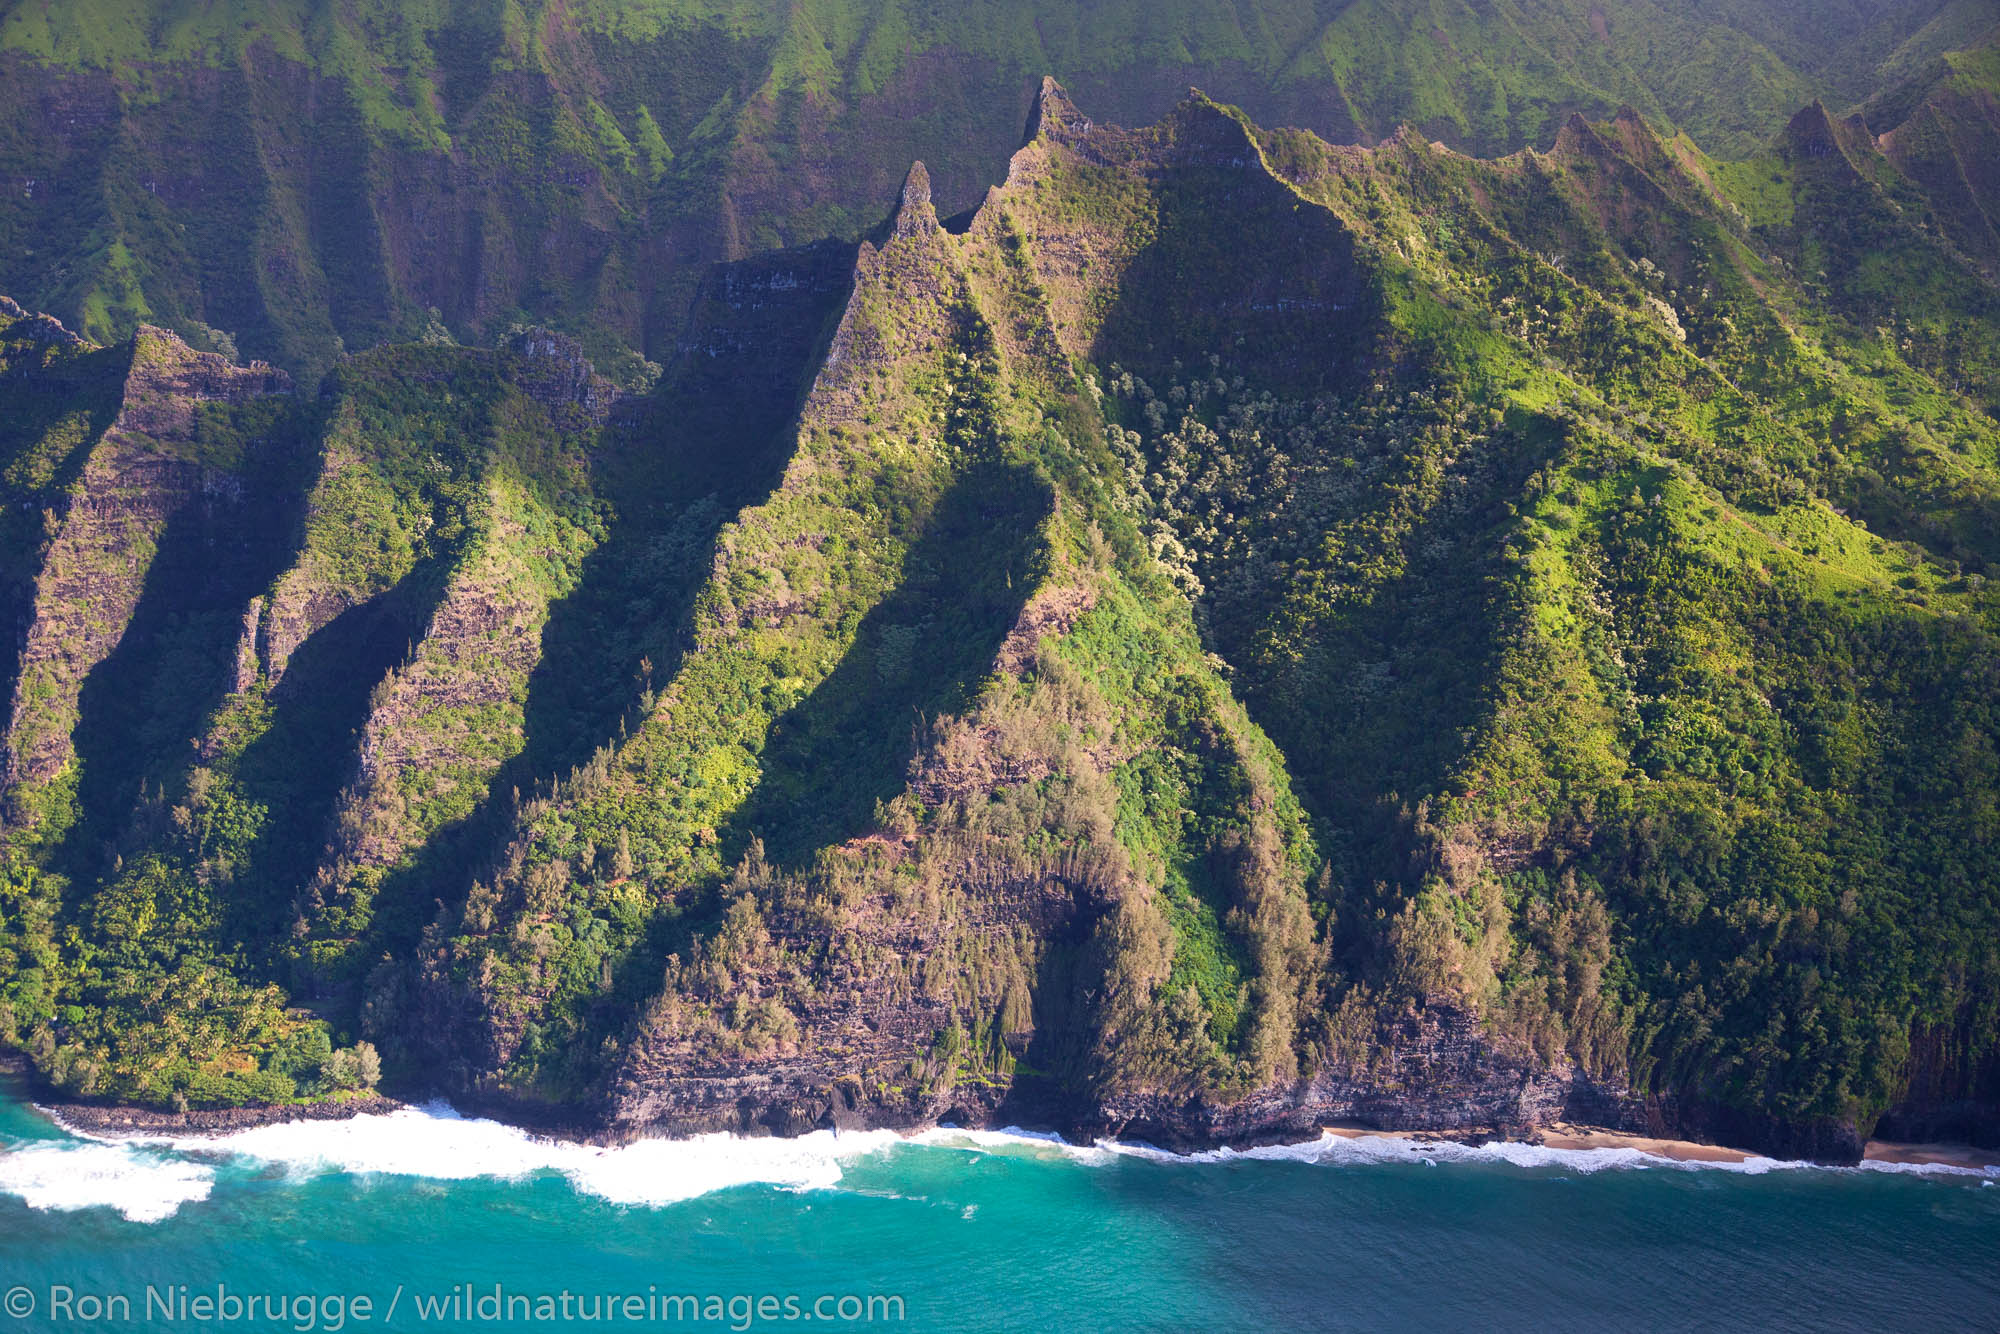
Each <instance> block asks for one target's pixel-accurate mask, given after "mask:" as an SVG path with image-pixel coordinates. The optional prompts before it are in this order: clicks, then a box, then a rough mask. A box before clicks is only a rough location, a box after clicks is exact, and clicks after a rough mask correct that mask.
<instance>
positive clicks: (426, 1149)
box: [163, 1103, 898, 1205]
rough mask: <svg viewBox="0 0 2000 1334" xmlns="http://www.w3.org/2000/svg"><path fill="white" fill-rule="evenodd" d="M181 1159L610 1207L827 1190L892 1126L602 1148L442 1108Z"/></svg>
mask: <svg viewBox="0 0 2000 1334" xmlns="http://www.w3.org/2000/svg"><path fill="white" fill-rule="evenodd" d="M163 1142H164V1143H166V1144H168V1145H170V1146H171V1147H172V1148H173V1149H175V1150H176V1151H178V1152H181V1153H186V1154H196V1155H204V1156H207V1155H228V1156H232V1157H238V1158H246V1159H251V1160H254V1161H258V1162H263V1163H269V1164H273V1165H276V1166H280V1167H283V1168H285V1169H287V1170H288V1171H289V1172H291V1173H293V1174H294V1175H298V1176H311V1175H317V1174H321V1173H330V1172H344V1173H349V1174H352V1175H357V1176H362V1175H380V1176H407V1177H428V1178H431V1179H433V1180H445V1181H465V1180H472V1179H475V1178H481V1177H487V1178H496V1179H502V1180H517V1179H520V1178H524V1177H531V1176H535V1175H538V1174H542V1173H555V1174H559V1175H561V1176H564V1177H567V1178H568V1179H569V1180H570V1182H571V1183H572V1184H573V1185H574V1186H575V1187H576V1189H577V1190H579V1191H581V1192H583V1193H585V1194H588V1195H595V1196H598V1197H600V1198H602V1199H606V1200H610V1201H613V1202H615V1203H618V1204H643V1205H660V1204H672V1203H674V1202H675V1201H678V1200H687V1199H693V1198H694V1197H696V1196H698V1195H706V1194H709V1193H711V1192H713V1191H718V1190H726V1189H728V1188H730V1187H732V1186H746V1185H766V1186H776V1187H779V1188H782V1189H787V1190H824V1189H829V1188H831V1187H833V1186H836V1185H838V1184H839V1183H840V1180H841V1177H842V1169H841V1164H842V1162H844V1161H847V1160H851V1159H853V1158H855V1157H857V1156H859V1155H862V1154H866V1153H871V1152H875V1151H878V1150H880V1149H883V1148H887V1147H888V1146H890V1145H892V1144H895V1143H897V1142H898V1137H897V1136H896V1135H894V1134H893V1133H891V1132H889V1131H875V1132H866V1133H860V1134H836V1133H835V1132H833V1131H830V1130H822V1131H815V1132H814V1133H812V1134H809V1135H804V1136H801V1137H799V1138H797V1139H776V1138H759V1139H746V1138H742V1137H739V1136H735V1135H701V1136H697V1137H695V1138H692V1139H684V1140H665V1139H649V1140H641V1141H639V1142H637V1143H634V1144H628V1145H622V1146H619V1147H615V1148H605V1147H600V1146H596V1145H589V1144H577V1143H573V1142H569V1141H565V1140H553V1139H545V1138H542V1137H540V1136H536V1135H532V1134H530V1133H528V1132H527V1131H525V1130H521V1129H518V1128H516V1127H514V1126H509V1125H505V1124H502V1123H501V1122H498V1121H488V1120H481V1119H473V1118H466V1117H461V1116H459V1115H458V1114H457V1113H456V1112H454V1111H453V1110H452V1109H451V1108H450V1107H448V1106H446V1105H445V1104H443V1103H433V1104H431V1105H430V1106H428V1107H423V1108H416V1107H405V1108H399V1109H397V1110H396V1111H393V1112H385V1113H381V1114H374V1115H364V1116H356V1117H351V1118H349V1119H347V1120H342V1121H289V1122H281V1123H278V1124H274V1125H268V1126H258V1127H256V1128H255V1129H251V1130H242V1131H238V1132H236V1133H234V1134H230V1135H223V1136H219V1137H186V1138H179V1139H173V1140H168V1141H163Z"/></svg>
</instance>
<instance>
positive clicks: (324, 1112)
mask: <svg viewBox="0 0 2000 1334" xmlns="http://www.w3.org/2000/svg"><path fill="white" fill-rule="evenodd" d="M15 1073H18V1072H17V1071H15V1070H11V1069H5V1068H0V1074H15ZM29 1105H31V1106H33V1107H34V1108H35V1109H36V1110H38V1111H40V1112H41V1113H42V1114H43V1115H45V1116H47V1117H48V1118H49V1119H50V1120H51V1121H53V1122H54V1123H55V1124H56V1125H57V1126H59V1127H60V1128H62V1129H63V1130H65V1131H68V1132H69V1133H71V1134H74V1135H77V1136H80V1137H83V1138H87V1139H102V1140H120V1139H149V1138H156V1137H159V1136H162V1135H168V1134H171V1135H175V1136H191V1137H195V1138H215V1139H221V1138H223V1137H225V1136H228V1135H231V1134H234V1133H237V1132H239V1131H244V1130H253V1129H257V1128H260V1127H264V1126H273V1125H285V1124H290V1123H296V1122H336V1121H347V1120H352V1119H355V1118H358V1117H363V1116H379V1115H387V1114H389V1113H392V1112H397V1111H417V1112H421V1111H423V1110H425V1105H424V1104H419V1103H412V1102H405V1101H402V1100H399V1099H396V1098H390V1097H385V1096H382V1095H380V1094H374V1095H369V1096H367V1097H359V1098H349V1099H344V1100H341V1101H339V1102H325V1103H302V1104H298V1105H293V1106H276V1107H231V1108H214V1109H207V1110H192V1111H188V1112H164V1111H157V1110H153V1109H150V1108H144V1107H126V1106H118V1105H104V1104H94V1103H75V1102H48V1101H41V1100H29ZM448 1105H451V1106H452V1107H453V1110H454V1112H462V1113H463V1114H464V1115H466V1116H467V1117H469V1118H477V1119H481V1120H490V1121H493V1122H495V1123H496V1124H499V1125H503V1126H507V1127H508V1128H510V1129H513V1130H518V1131H520V1132H521V1133H523V1134H524V1135H527V1136H529V1137H531V1138H533V1139H538V1140H546V1141H551V1142H554V1143H558V1144H569V1145H574V1146H577V1147H590V1148H601V1149H609V1148H618V1147H626V1146H629V1145H631V1144H633V1143H638V1142H642V1141H645V1140H649V1139H652V1140H659V1141H661V1142H665V1143H672V1142H675V1141H683V1142H684V1141H687V1140H690V1139H694V1138H699V1136H695V1135H659V1136H639V1137H637V1139H627V1138H623V1137H617V1138H614V1137H609V1136H605V1135H602V1134H596V1135H591V1134H577V1133H563V1132H562V1131H560V1130H551V1129H548V1128H545V1127H538V1126H534V1125H529V1124H525V1123H523V1122H521V1121H519V1120H509V1119H507V1118H505V1117H495V1116H491V1115H490V1114H488V1113H486V1112H484V1111H482V1110H479V1109H476V1108H462V1109H461V1108H458V1107H456V1105H452V1104H448ZM871 1129H889V1130H892V1131H893V1133H895V1134H897V1135H899V1136H902V1137H905V1138H911V1139H914V1138H916V1137H918V1136H921V1135H923V1134H925V1133H928V1132H932V1131H938V1130H946V1129H971V1130H978V1131H982V1132H991V1133H1005V1132H1011V1133H1018V1134H1021V1135H1023V1136H1024V1137H1031V1138H1039V1137H1042V1136H1052V1137H1053V1138H1054V1139H1056V1140H1057V1141H1059V1142H1061V1143H1064V1144H1066V1145H1068V1146H1069V1147H1071V1148H1085V1147H1089V1144H1090V1142H1089V1141H1087V1140H1082V1139H1077V1140H1072V1139H1070V1138H1068V1137H1067V1136H1063V1135H1060V1134H1058V1133H1056V1132H1052V1131H1047V1130H1043V1129H1039V1128H1035V1127H1021V1126H1007V1127H998V1126H976V1127H965V1126H943V1125H922V1126H918V1125H912V1126H899V1127H871ZM1319 1133H1320V1134H1321V1135H1322V1136H1328V1135H1330V1136H1333V1137H1335V1138H1337V1139H1344V1140H1385V1141H1395V1142H1401V1143H1415V1144H1419V1145H1433V1144H1440V1145H1441V1144H1455V1145H1461V1146H1464V1147H1467V1148H1480V1147H1484V1146H1487V1145H1494V1144H1519V1145H1528V1146H1533V1147H1537V1148H1547V1149H1558V1150H1564V1151H1570V1152H1591V1151H1602V1150H1619V1149H1625V1150H1632V1151H1634V1152H1637V1153H1642V1154H1645V1155H1647V1156H1649V1157H1653V1158H1659V1159H1663V1160H1666V1161H1669V1162H1677V1163H1689V1164H1698V1165H1711V1166H1739V1165H1741V1164H1744V1163H1752V1162H1758V1163H1770V1164H1776V1163H1784V1164H1787V1165H1798V1166H1825V1164H1817V1163H1814V1162H1813V1161H1812V1160H1810V1159H1773V1158H1768V1157H1766V1156H1764V1155H1761V1154H1757V1153H1754V1152H1751V1151H1749V1150H1745V1149H1737V1148H1731V1147H1729V1146H1727V1145H1721V1144H1706V1143H1702V1142H1700V1141H1698V1140H1688V1139H1671V1138H1666V1137H1662V1136H1652V1135H1633V1134H1627V1133H1625V1132H1622V1131H1618V1130H1613V1129H1608V1128H1606V1127H1603V1126H1592V1125H1584V1124H1578V1123H1574V1122H1568V1121H1558V1122H1552V1123H1550V1124H1549V1125H1547V1126H1543V1127H1539V1128H1537V1129H1534V1130H1531V1131H1529V1132H1528V1133H1527V1134H1505V1133H1498V1132H1496V1131H1492V1130H1486V1129H1474V1130H1420V1129H1399V1130H1384V1129H1380V1128H1378V1127H1374V1126H1364V1125H1354V1124H1329V1125H1322V1126H1320V1127H1319ZM737 1138H741V1139H745V1140H756V1139H763V1140H776V1141H783V1140H788V1139H796V1138H798V1137H797V1136H784V1135H761V1136H737ZM1112 1142H1113V1143H1119V1141H1116V1140H1114V1141H1112ZM1310 1142H1311V1141H1310V1140H1307V1141H1301V1143H1310ZM1271 1143H1272V1142H1271V1141H1270V1140H1269V1138H1268V1137H1253V1138H1251V1139H1246V1140H1245V1141H1244V1142H1243V1143H1241V1144H1219V1145H1216V1146H1214V1147H1215V1148H1217V1149H1236V1150H1238V1151H1242V1150H1248V1149H1254V1148H1262V1147H1270V1146H1271ZM1143 1147H1146V1148H1148V1149H1153V1150H1154V1151H1156V1152H1158V1153H1161V1154H1163V1155H1165V1156H1167V1157H1169V1158H1175V1159H1187V1160H1194V1159H1196V1158H1198V1157H1199V1156H1200V1155H1201V1154H1203V1153H1205V1152H1211V1151H1213V1150H1193V1151H1179V1150H1171V1149H1158V1148H1155V1146H1151V1145H1145V1146H1143ZM1865 1164H1880V1165H1883V1166H1892V1167H1907V1168H1928V1167H1943V1168H1951V1169H1956V1170H1958V1171H1964V1172H1989V1173H1990V1172H2000V1150H1995V1149H1982V1148H1978V1147H1976V1146H1973V1145H1970V1144H1960V1143H1952V1142H1947V1141H1932V1142H1908V1143H1906V1142H1900V1141H1891V1140H1869V1141H1868V1143H1867V1148H1866V1151H1865V1152H1864V1154H1863V1155H1862V1160H1861V1163H1860V1164H1856V1165H1855V1166H1861V1165H1865Z"/></svg>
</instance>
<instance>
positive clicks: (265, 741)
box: [228, 570, 442, 951]
mask: <svg viewBox="0 0 2000 1334" xmlns="http://www.w3.org/2000/svg"><path fill="white" fill-rule="evenodd" d="M441 584H442V580H441V579H439V578H437V577H435V576H433V575H429V574H428V573H427V572H426V571H421V570H420V571H418V572H415V573H413V574H411V575H410V576H408V577H407V578H406V579H405V580H404V581H403V583H401V584H399V585H398V586H397V587H396V588H395V589H392V590H390V591H389V592H388V593H385V594H383V595H381V596H379V597H376V598H374V599H371V600H370V601H368V602H364V603H362V604H361V605H359V606H356V607H350V608H348V609H347V610H346V611H344V612H342V613H341V614H340V615H338V616H336V617H334V618H333V620H331V621H329V622H327V624H325V625H323V626H321V627H320V628H319V629H318V630H316V631H314V632H313V633H312V634H311V635H310V636H308V637H307V639H306V641H305V642H304V643H303V644H301V645H299V647H298V648H297V649H296V650H294V651H293V653H292V655H291V657H290V659H289V660H288V661H287V663H286V665H285V674H284V676H283V678H281V679H280V680H279V682H278V684H277V686H276V687H274V688H273V689H272V691H271V696H270V708H271V717H270V722H269V725H268V726H267V727H266V728H265V729H264V732H263V734H262V735H260V736H259V737H258V738H257V740H256V741H254V742H252V743H251V744H250V745H249V747H247V748H246V749H245V750H244V752H243V754H242V756H241V757H240V758H239V759H238V761H237V777H238V780H239V782H240V783H241V786H242V789H243V791H244V793H245V794H246V795H248V796H250V797H252V798H253V799H255V800H258V801H261V802H263V803H264V804H265V805H266V807H267V814H266V817H265V822H264V827H263V831H262V833H261V834H260V835H259V837H258V839H257V842H256V845H255V847H254V848H253V850H252V852H251V854H250V859H249V865H248V866H247V867H246V868H245V870H244V871H243V873H242V874H240V875H239V877H238V880H237V891H236V893H235V894H234V895H233V896H232V897H231V900H230V903H229V915H228V927H229V933H230V935H231V937H232V938H233V939H235V940H238V941H242V942H244V943H246V944H254V945H255V946H257V947H259V948H260V951H261V950H269V949H273V948H275V947H277V946H278V945H280V944H281V943H282V942H283V941H284V940H285V939H286V938H287V937H288V935H289V933H290V930H291V926H292V918H293V909H294V904H295V901H296V899H297V896H298V893H299V890H300V888H301V887H302V886H303V885H304V884H305V883H306V882H307V881H308V880H309V879H310V878H311V877H312V873H313V870H314V868H315V867H316V866H317V865H318V863H319V859H320V856H321V854H322V853H323V852H324V851H325V849H326V844H327V838H328V836H329V835H330V834H331V832H332V828H333V813H334V808H335V805H336V803H337V802H338V800H339V798H340V794H341V792H342V790H343V789H345V788H346V786H347V785H348V783H349V782H351V781H352V780H353V778H354V744H355V738H356V737H357V735H358V734H359V732H360V729H361V727H362V725H363V724H364V723H365V722H366V721H367V718H368V699H369V695H370V694H371V693H372V692H373V691H374V689H375V687H376V686H377V685H378V684H379V683H380V682H381V681H382V679H383V678H384V677H386V676H387V675H388V674H389V672H390V670H391V669H393V668H394V667H395V666H396V665H397V663H399V662H401V661H402V659H403V656H404V654H405V653H407V652H408V650H409V646H410V641H411V640H412V638H414V637H415V635H416V634H417V633H419V631H420V629H421V627H422V625H423V624H424V621H425V620H426V619H427V618H428V611H429V609H428V608H427V607H422V606H413V605H411V602H412V599H410V598H409V597H408V596H407V595H406V594H404V590H406V589H409V588H425V589H432V590H435V589H437V588H438V587H440V586H441Z"/></svg>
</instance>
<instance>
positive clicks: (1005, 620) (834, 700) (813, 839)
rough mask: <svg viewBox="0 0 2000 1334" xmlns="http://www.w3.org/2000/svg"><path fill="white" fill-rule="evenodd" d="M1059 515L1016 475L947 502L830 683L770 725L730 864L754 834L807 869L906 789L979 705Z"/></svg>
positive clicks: (1043, 493) (970, 483) (995, 472)
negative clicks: (925, 752) (1047, 525)
mask: <svg viewBox="0 0 2000 1334" xmlns="http://www.w3.org/2000/svg"><path fill="white" fill-rule="evenodd" d="M1052 504H1053V498H1052V496H1051V494H1050V492H1049V488H1048V483H1047V481H1046V480H1045V479H1043V478H1042V477H1041V476H1039V475H1038V474H1037V473H1035V472H1034V471H1032V470H1031V469H1029V468H1027V467H1024V466H1020V465H1010V464H987V465H980V466H976V467H975V468H973V469H972V470H970V471H968V472H967V473H966V474H964V475H963V476H962V477H960V478H959V479H958V480H957V481H956V482H955V483H954V484H953V485H952V487H951V489H950V490H949V491H947V492H946V493H945V494H944V495H943V496H942V497H941V498H940V499H939V500H938V502H937V505H936V507H935V508H934V509H933V511H932V512H931V515H930V518H929V521H928V522H927V523H926V525H925V528H924V532H923V535H922V537H920V538H919V539H918V540H917V541H916V543H915V544H913V545H912V546H911V547H910V549H909V552H908V554H907V556H906V558H905V561H904V567H903V568H904V579H903V582H902V583H901V584H899V585H898V586H897V587H896V589H895V590H894V591H893V592H892V593H890V594H889V596H888V597H886V598H884V599H883V600H882V601H881V602H880V603H879V604H877V605H876V607H875V608H874V610H872V611H870V612H869V613H868V614H867V615H866V616H865V617H863V618H862V621H861V625H860V628H859V630H858V631H857V632H856V635H855V638H854V642H853V644H852V645H851V646H850V647H849V648H848V650H847V653H846V655H845V656H844V657H843V658H842V659H841V661H840V664H839V665H838V666H837V667H835V668H834V670H833V672H832V674H831V675H829V676H828V677H827V678H826V679H825V680H824V681H822V682H821V683H820V684H819V686H818V688H816V689H815V690H814V691H813V692H812V694H811V695H809V696H808V697H807V698H806V699H805V700H804V701H803V702H801V703H800V704H798V705H796V706H795V707H793V708H792V709H790V710H788V711H787V712H786V713H784V714H783V715H782V716H781V717H780V718H779V719H778V720H777V721H776V722H775V723H774V724H773V725H772V728H771V733H770V736H769V738H768V739H767V741H766V744H765V750H764V754H763V758H762V764H761V769H762V773H761V775H760V778H759V781H758V785H757V789H756V791H755V792H754V793H753V794H752V795H751V797H750V799H749V800H748V801H747V802H745V803H744V805H743V807H742V809H741V810H740V811H739V812H738V813H737V815H736V817H735V818H734V819H733V820H732V821H731V822H730V824H729V826H728V827H727V829H726V830H725V831H724V833H723V851H724V854H725V856H727V857H729V858H731V859H733V858H735V857H737V856H740V855H741V853H742V852H743V850H744V848H745V847H746V846H747V845H748V843H749V841H750V839H751V837H752V836H756V837H761V838H762V839H763V840H764V846H765V848H766V851H767V853H768V855H769V856H770V857H771V859H772V860H773V861H775V862H777V863H779V864H781V865H800V864H803V863H806V862H808V861H809V860H810V859H811V857H812V854H813V853H814V852H815V851H817V850H818V849H820V848H823V847H827V846H829V845H831V844H834V843H838V842H840V841H841V840H843V839H846V838H849V837H852V836H853V835H855V834H857V833H860V832H861V831H862V830H863V829H864V828H865V827H866V826H867V823H868V821H869V819H870V817H871V816H872V815H873V813H874V810H875V806H876V804H877V803H878V802H881V801H885V800H887V799H889V798H891V797H893V796H895V795H896V794H897V793H898V792H900V791H901V790H902V788H903V785H904V782H905V776H906V772H907V768H908V764H909V759H910V755H911V752H912V749H913V742H914V739H915V737H916V736H917V735H918V734H919V733H920V731H921V729H922V728H923V726H924V725H925V723H926V721H927V720H928V719H931V718H934V717H936V716H938V715H939V714H944V713H954V712H960V711H963V710H964V709H965V708H966V707H967V706H968V705H969V704H970V703H971V702H972V699H973V697H974V695H975V694H976V693H977V690H978V685H979V682H980V680H981V679H982V678H983V677H984V676H985V675H986V673H987V672H989V671H990V670H991V669H992V665H993V661H994V657H995V655H996V654H997V653H998V652H999V649H1000V644H1001V642H1002V641H1003V640H1004V639H1005V638H1006V636H1007V632H1008V630H1009V629H1011V628H1012V626H1013V624H1014V622H1015V621H1016V619H1018V617H1019V616H1020V613H1021V608H1022V606H1023V605H1024V604H1025V602H1026V601H1027V596H1028V593H1029V591H1030V589H1031V587H1032V585H1033V582H1034V573H1035V566H1036V563H1037V561H1038V560H1039V559H1040V557H1041V555H1042V539H1041V536H1040V525H1041V523H1042V521H1043V520H1044V519H1045V518H1047V516H1048V514H1049V512H1050V507H1051V505H1052Z"/></svg>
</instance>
